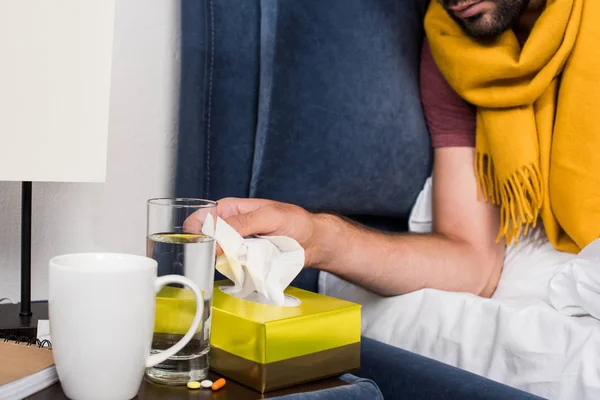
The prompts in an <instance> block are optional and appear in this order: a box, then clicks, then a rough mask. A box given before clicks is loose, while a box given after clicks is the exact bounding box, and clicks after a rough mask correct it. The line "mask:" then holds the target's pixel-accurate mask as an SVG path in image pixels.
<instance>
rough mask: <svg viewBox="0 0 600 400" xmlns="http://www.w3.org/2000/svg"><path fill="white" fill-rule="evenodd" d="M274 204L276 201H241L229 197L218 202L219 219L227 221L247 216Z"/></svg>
mask: <svg viewBox="0 0 600 400" xmlns="http://www.w3.org/2000/svg"><path fill="white" fill-rule="evenodd" d="M273 203H274V201H272V200H265V199H240V198H235V197H227V198H224V199H221V200H219V201H218V202H217V204H218V205H217V207H218V209H217V213H218V215H219V217H221V218H223V219H227V218H229V217H231V216H232V215H237V214H247V213H250V212H252V211H256V210H258V209H261V208H263V207H265V206H267V205H269V204H273Z"/></svg>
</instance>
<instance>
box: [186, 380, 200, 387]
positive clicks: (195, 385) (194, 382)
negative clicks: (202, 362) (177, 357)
mask: <svg viewBox="0 0 600 400" xmlns="http://www.w3.org/2000/svg"><path fill="white" fill-rule="evenodd" d="M187 387H188V388H189V389H200V382H196V381H189V382H188V383H187Z"/></svg>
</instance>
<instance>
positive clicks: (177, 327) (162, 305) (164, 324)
mask: <svg viewBox="0 0 600 400" xmlns="http://www.w3.org/2000/svg"><path fill="white" fill-rule="evenodd" d="M202 295H203V296H204V292H202ZM201 303H203V300H202V301H201ZM195 315H196V297H195V296H194V292H192V291H191V290H189V289H184V288H177V287H172V286H165V287H163V288H162V289H161V290H160V291H159V292H158V293H157V295H156V312H155V317H154V333H167V334H175V335H185V334H186V333H187V331H188V330H189V329H190V326H192V322H193V321H194V316H195ZM202 319H203V320H204V318H202ZM201 330H202V324H200V326H199V327H198V330H197V331H196V333H198V332H200V331H201Z"/></svg>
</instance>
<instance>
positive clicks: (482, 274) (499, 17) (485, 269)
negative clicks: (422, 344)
mask: <svg viewBox="0 0 600 400" xmlns="http://www.w3.org/2000/svg"><path fill="white" fill-rule="evenodd" d="M438 1H439V5H441V6H442V7H443V10H445V12H446V13H447V15H449V16H450V17H451V19H450V23H453V22H452V21H455V22H456V23H458V24H455V25H457V26H460V29H462V30H463V31H464V33H466V34H467V35H468V36H469V37H471V38H473V39H472V40H471V41H472V42H473V43H481V46H487V45H488V44H486V41H487V42H489V41H493V40H495V38H498V37H499V36H501V35H503V34H504V33H505V32H507V31H508V30H511V29H513V30H514V32H515V34H517V35H518V37H519V38H520V39H521V40H520V42H521V43H524V42H525V39H526V37H527V34H528V33H529V32H530V31H531V29H532V27H533V26H534V24H535V22H536V20H537V18H538V17H539V16H540V15H541V14H542V12H545V11H544V10H545V8H544V6H545V1H544V0H529V1H528V0H479V1H477V0H475V1H472V0H467V1H460V0H438ZM439 5H438V4H432V8H430V13H429V14H431V15H433V17H435V13H434V12H435V7H436V6H437V7H439ZM432 9H433V10H432ZM440 9H441V7H440ZM447 15H446V17H447ZM433 17H432V18H433ZM437 17H438V20H433V22H431V21H430V27H429V29H428V36H433V37H436V32H435V28H436V25H435V22H438V21H439V19H440V17H439V14H438V16H437ZM444 23H445V24H446V25H444V28H443V29H446V28H445V27H446V26H448V25H447V24H448V21H444ZM431 26H433V28H432V27H431ZM426 27H427V22H426ZM440 29H441V28H440ZM443 29H442V30H443ZM440 36H444V35H440ZM455 36H456V35H455ZM430 40H431V37H430ZM434 42H435V48H436V49H437V55H438V57H437V58H436V61H437V59H442V61H443V59H444V53H443V51H440V50H439V47H440V46H441V45H440V43H442V45H443V41H442V40H440V41H437V40H435V41H434ZM431 48H434V45H433V43H432V45H431ZM446 50H447V51H454V50H452V49H446ZM433 53H434V54H436V51H434V52H433ZM448 70H449V71H451V72H450V74H451V73H452V71H455V70H456V68H454V69H452V66H450V67H449V68H448ZM421 84H422V88H421V91H422V101H423V107H424V112H425V116H426V119H427V123H428V126H429V130H430V133H431V136H432V143H433V146H434V167H433V219H434V223H433V232H432V233H430V234H390V233H385V232H378V231H375V230H372V229H369V228H366V227H361V226H358V225H356V224H354V223H352V222H349V221H347V220H345V219H343V218H340V217H338V216H335V215H329V214H312V213H309V212H307V211H306V210H304V209H302V208H300V207H297V206H294V205H291V204H283V203H279V202H274V201H270V200H263V199H232V198H230V199H223V200H220V204H219V215H220V216H221V217H222V218H224V219H225V220H226V222H227V223H229V224H230V225H231V226H233V227H234V228H235V229H236V230H237V231H238V232H239V233H240V234H241V235H242V236H246V235H252V234H262V235H286V236H290V237H293V238H295V239H296V240H298V242H299V243H300V244H301V245H302V246H303V247H304V248H305V250H306V265H307V266H308V267H313V268H318V269H320V270H323V271H328V272H330V273H333V274H335V275H337V276H339V277H341V278H342V279H345V280H347V281H350V282H353V283H355V284H357V285H360V286H362V287H364V288H366V289H368V290H371V291H373V292H375V293H378V294H380V295H382V296H393V295H398V294H403V293H408V292H412V291H416V290H419V289H422V288H434V289H440V290H447V291H460V292H471V293H474V294H477V295H480V296H484V297H490V296H491V295H492V294H493V293H494V290H495V287H496V285H497V283H498V280H499V277H500V273H501V270H502V265H503V259H504V249H505V243H506V242H505V237H507V236H509V235H508V234H507V230H508V229H509V228H514V227H515V226H518V228H519V229H518V230H517V236H518V234H519V232H521V229H520V228H521V227H520V225H519V224H522V223H524V221H525V217H523V216H521V219H519V218H515V217H514V214H515V213H514V212H512V219H511V213H510V212H508V213H506V214H505V213H504V212H503V213H502V214H501V207H509V205H507V204H506V203H504V204H500V207H499V205H497V204H493V203H494V202H493V201H485V199H481V198H480V196H478V178H477V175H476V171H475V169H474V167H473V166H474V165H475V164H476V161H477V159H476V157H477V152H476V149H475V148H474V147H475V145H476V140H475V139H476V135H475V133H476V130H477V129H478V128H479V127H478V126H477V124H476V109H477V108H476V107H475V106H473V105H471V104H469V103H467V102H465V101H464V100H462V99H461V97H460V96H459V95H458V94H457V93H456V92H455V91H454V90H453V89H452V88H451V86H450V85H449V84H448V83H447V80H446V78H445V76H444V75H443V74H442V73H441V72H440V70H439V69H438V68H437V66H436V62H434V57H432V51H431V50H430V44H429V43H427V42H426V43H425V45H424V47H423V55H422V66H421ZM479 120H480V119H479V117H478V118H477V121H479ZM477 140H479V134H478V136H477ZM491 159H492V157H489V156H488V157H487V158H486V159H485V162H488V164H485V165H487V167H485V166H484V167H483V168H482V171H479V173H480V174H481V173H490V172H491V170H492V168H493V167H494V166H495V165H494V164H491V163H490V162H489V160H491ZM493 161H496V159H494V160H493ZM481 164H482V165H484V163H483V162H482V163H481ZM498 168H499V167H498ZM530 186H531V185H530ZM480 187H481V186H480ZM525 188H527V186H525ZM492 189H493V184H492ZM488 190H490V189H489V188H488ZM519 190H522V189H520V188H516V189H514V192H515V193H520V192H518V191H519ZM523 190H525V189H523ZM484 191H485V188H484ZM484 194H486V195H489V197H490V198H491V197H494V195H493V194H490V193H484ZM498 197H500V195H498ZM525 197H526V199H527V200H531V198H533V200H535V199H536V197H535V194H534V195H530V194H528V193H526V196H525ZM533 200H532V201H533ZM507 202H508V201H507ZM496 203H499V202H496ZM522 203H524V201H521V203H518V205H519V206H522ZM525 206H526V205H525ZM513 207H514V206H513ZM522 210H523V207H521V212H523V211H522ZM527 210H528V209H527V208H525V212H527ZM509 211H510V210H509ZM538 213H539V210H538V211H531V212H530V213H529V214H527V215H526V216H527V218H530V219H531V218H534V217H535V218H537V215H538ZM542 214H543V213H542ZM507 218H508V222H507V221H506V220H507ZM530 222H531V221H530ZM533 222H534V223H535V221H533ZM511 223H512V226H510V224H511ZM501 224H502V226H504V225H506V226H508V228H506V227H505V228H502V229H504V234H503V235H502V234H501V235H499V231H500V232H502V230H501ZM513 236H514V235H513ZM498 238H499V240H497V239H498Z"/></svg>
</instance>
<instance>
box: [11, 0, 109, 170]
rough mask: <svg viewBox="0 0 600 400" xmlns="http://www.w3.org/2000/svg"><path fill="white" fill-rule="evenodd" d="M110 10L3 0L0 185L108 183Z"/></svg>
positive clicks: (92, 0) (93, 3)
mask: <svg viewBox="0 0 600 400" xmlns="http://www.w3.org/2000/svg"><path fill="white" fill-rule="evenodd" d="M114 9H115V0H52V1H48V0H0V180H8V181H54V182H102V181H104V180H105V177H106V149H107V136H108V119H109V97H110V72H111V54H112V44H113V30H114Z"/></svg>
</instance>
